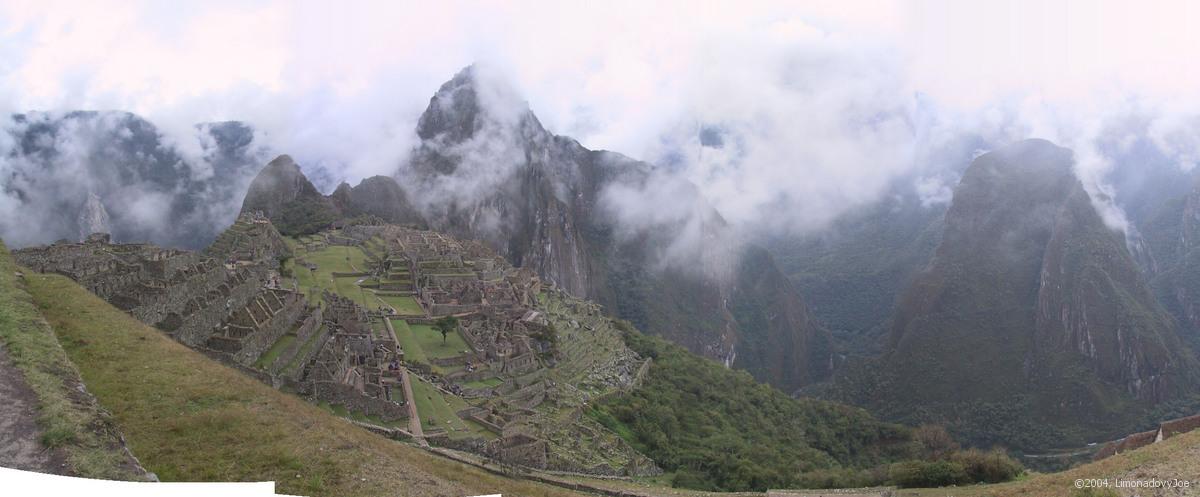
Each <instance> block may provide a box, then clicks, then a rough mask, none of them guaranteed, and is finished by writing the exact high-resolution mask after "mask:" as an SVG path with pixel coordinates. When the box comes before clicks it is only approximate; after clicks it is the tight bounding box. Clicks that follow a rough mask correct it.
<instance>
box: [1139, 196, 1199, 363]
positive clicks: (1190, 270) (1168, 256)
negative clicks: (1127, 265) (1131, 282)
mask: <svg viewBox="0 0 1200 497" xmlns="http://www.w3.org/2000/svg"><path fill="white" fill-rule="evenodd" d="M1155 207H1156V208H1155V209H1154V210H1153V212H1152V214H1151V215H1148V216H1145V217H1144V218H1143V219H1140V220H1139V223H1138V227H1139V231H1140V232H1141V233H1142V234H1143V239H1144V243H1143V247H1144V253H1145V254H1146V255H1145V257H1144V259H1145V260H1146V261H1148V262H1147V263H1146V264H1143V265H1142V267H1143V270H1144V271H1145V272H1146V273H1147V274H1148V275H1149V276H1150V277H1151V278H1152V280H1151V281H1152V285H1153V287H1154V290H1155V294H1156V295H1157V297H1158V299H1159V301H1160V302H1162V304H1163V306H1164V307H1166V308H1167V310H1168V311H1170V312H1171V314H1172V315H1174V316H1175V319H1176V320H1178V322H1179V323H1180V325H1181V328H1182V334H1183V337H1184V339H1185V341H1187V342H1188V343H1190V344H1191V345H1192V347H1193V349H1196V350H1200V183H1195V184H1194V185H1193V187H1192V190H1191V191H1190V192H1189V193H1186V194H1184V195H1180V196H1176V197H1173V198H1167V199H1165V200H1163V201H1162V202H1161V203H1160V204H1158V205H1156V206H1155Z"/></svg>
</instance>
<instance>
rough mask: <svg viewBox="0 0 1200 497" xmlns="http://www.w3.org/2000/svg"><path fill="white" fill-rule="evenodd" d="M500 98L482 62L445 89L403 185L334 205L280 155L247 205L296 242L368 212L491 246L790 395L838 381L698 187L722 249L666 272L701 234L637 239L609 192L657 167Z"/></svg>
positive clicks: (808, 324)
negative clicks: (569, 133)
mask: <svg viewBox="0 0 1200 497" xmlns="http://www.w3.org/2000/svg"><path fill="white" fill-rule="evenodd" d="M490 91H492V90H491V89H490V88H482V87H481V83H480V82H479V81H478V80H477V78H476V75H475V69H474V68H473V67H469V68H467V69H464V70H463V71H462V72H460V73H459V74H458V75H456V76H455V77H454V78H453V79H452V80H450V81H449V82H447V83H446V84H445V85H443V86H442V88H441V89H439V91H438V92H437V93H436V94H435V95H434V97H433V98H432V99H431V101H430V104H429V108H428V109H427V110H426V111H425V113H424V114H422V116H421V118H420V120H419V122H418V128H417V134H418V136H420V137H421V138H422V141H421V143H420V144H419V145H418V146H417V147H416V149H415V150H414V151H413V153H412V155H411V158H410V161H409V163H407V164H402V165H399V166H398V174H397V176H398V177H400V178H402V181H403V184H401V183H398V182H396V181H395V180H394V179H393V178H391V177H383V176H379V177H374V178H368V179H367V180H364V181H363V182H362V183H360V184H359V185H357V186H354V187H350V186H349V185H341V186H339V187H338V188H337V190H336V191H335V192H334V193H333V194H332V195H330V196H328V197H326V196H323V195H321V194H320V193H319V192H317V190H316V189H315V188H314V187H313V186H312V184H311V183H310V182H308V180H307V179H305V178H304V177H303V173H302V172H301V171H300V168H299V167H298V166H297V165H296V164H295V163H294V161H292V159H291V158H290V157H287V156H281V157H279V158H277V159H275V160H273V161H272V162H271V163H270V164H268V166H267V167H266V168H265V169H263V171H262V172H261V173H260V174H259V175H258V177H256V178H255V179H254V181H253V182H252V183H251V185H250V188H249V193H248V194H247V197H246V200H245V203H244V205H243V210H256V211H263V212H264V213H266V214H267V215H268V216H269V217H271V219H272V221H273V222H274V223H275V224H276V225H277V226H279V227H280V231H282V232H284V233H285V234H296V233H304V232H308V231H315V230H316V229H319V227H320V226H322V225H323V223H325V224H327V223H328V222H329V221H332V220H333V219H335V218H340V217H352V216H355V215H363V214H367V215H374V216H378V217H380V218H382V219H384V220H386V221H388V222H396V223H412V224H420V225H426V226H429V227H431V228H433V229H437V230H441V231H446V232H449V233H452V234H454V235H457V236H462V237H468V238H475V239H480V240H484V241H486V242H488V243H489V244H490V245H492V246H493V247H494V248H495V249H496V250H497V251H498V252H499V253H501V254H502V255H504V256H505V257H507V258H508V259H509V260H511V261H512V262H513V263H514V264H517V265H521V266H524V267H529V268H533V269H536V270H537V271H538V272H539V274H540V275H541V276H542V277H543V278H544V279H545V280H547V281H551V282H554V283H555V284H556V285H558V286H560V287H562V288H564V289H565V290H567V291H569V292H571V293H572V294H573V295H577V296H580V297H585V298H590V299H593V300H597V301H599V302H601V303H602V304H604V305H606V306H607V307H608V308H609V309H610V311H611V312H613V313H614V314H615V315H617V316H619V317H622V318H625V319H628V320H630V321H632V322H633V323H634V324H635V325H637V326H638V327H639V328H642V329H644V330H647V331H648V332H650V333H655V334H659V335H662V336H665V337H667V338H669V339H671V340H673V341H675V342H676V343H680V344H682V345H684V346H686V347H688V348H689V349H690V350H692V351H693V352H695V353H698V354H702V355H705V356H708V357H711V358H713V359H717V360H720V361H722V362H724V363H725V364H727V365H731V366H733V367H737V368H741V369H746V370H748V371H750V372H751V373H752V374H754V376H755V377H756V378H758V379H760V380H762V381H766V382H769V383H772V384H774V385H776V386H778V387H780V388H781V389H784V390H785V391H789V392H790V391H792V390H795V389H797V388H800V387H802V386H804V385H808V384H811V383H814V382H817V381H821V380H824V379H826V378H828V376H829V375H830V373H831V372H832V368H833V360H834V359H833V352H832V348H831V345H830V340H829V335H828V332H827V331H825V329H824V328H822V327H821V326H820V325H818V324H817V323H816V321H815V320H813V319H812V318H811V316H810V315H809V312H808V309H807V307H806V306H805V304H804V302H803V300H802V299H801V297H800V295H799V294H798V293H797V292H796V291H795V289H794V288H793V287H792V285H791V283H790V282H789V281H788V280H787V279H786V278H785V277H784V276H783V274H782V273H781V272H780V271H779V270H778V268H777V267H776V266H775V264H774V261H773V259H772V257H771V255H770V254H769V253H768V252H767V251H766V250H763V249H762V248H759V247H754V246H751V245H741V244H733V243H729V242H727V241H726V240H727V239H728V238H729V237H730V236H731V229H730V228H729V227H728V226H727V225H726V224H725V222H724V221H723V220H722V219H721V217H720V215H719V214H718V213H717V212H716V211H715V210H713V209H712V207H710V206H707V203H705V202H704V201H703V199H702V198H701V197H700V195H699V193H698V192H697V191H696V190H695V189H694V188H690V189H689V188H685V189H683V190H682V191H683V193H684V194H686V195H688V198H680V199H670V201H678V202H685V203H693V204H697V205H699V206H701V209H702V210H700V211H699V213H698V214H696V215H697V216H699V217H700V218H701V220H700V222H699V225H700V228H699V229H700V230H701V234H702V235H701V239H702V240H703V241H704V242H705V243H709V244H711V245H709V246H707V247H704V250H702V251H701V253H700V255H699V256H696V257H694V258H689V256H687V255H684V256H679V257H678V259H677V260H673V261H669V262H670V263H666V264H664V261H663V260H662V258H661V254H663V253H666V252H668V249H669V247H670V246H671V245H672V244H673V243H674V242H676V241H677V240H678V239H680V238H681V237H682V236H684V233H682V232H683V231H684V230H687V229H689V228H691V226H688V225H686V223H681V224H671V225H667V226H656V227H653V228H639V229H637V230H633V231H632V232H631V233H629V232H625V231H623V230H625V227H624V226H622V225H621V224H620V221H619V220H618V219H617V218H616V217H614V215H613V214H612V213H611V212H610V211H609V210H608V209H606V208H605V207H604V206H603V203H604V199H603V198H602V197H603V196H604V195H605V193H606V191H607V190H608V189H609V188H612V187H614V186H620V187H625V188H634V189H637V188H646V187H648V185H647V182H648V181H650V180H651V175H652V174H653V173H654V166H652V165H650V164H646V163H644V162H639V161H635V160H633V159H629V158H627V157H625V156H622V155H620V154H616V153H613V152H605V151H592V150H588V149H586V148H584V147H582V146H580V145H579V144H578V143H577V142H576V141H575V140H572V139H570V138H566V137H561V136H556V135H553V134H551V133H549V132H548V131H546V130H545V129H544V128H543V127H542V126H541V124H540V123H539V122H538V120H537V118H536V117H535V116H534V115H533V113H532V112H531V111H530V110H529V109H528V107H527V106H526V105H525V103H524V102H523V101H516V102H514V101H506V102H485V101H484V100H485V99H486V98H494V96H492V95H487V94H486V92H490ZM506 97H508V98H512V97H511V96H506ZM498 106H505V107H507V109H505V110H501V111H497V110H495V108H496V107H498ZM505 111H507V112H508V113H507V114H503V113H504V112H505ZM480 176H483V177H480ZM414 206H418V207H414Z"/></svg>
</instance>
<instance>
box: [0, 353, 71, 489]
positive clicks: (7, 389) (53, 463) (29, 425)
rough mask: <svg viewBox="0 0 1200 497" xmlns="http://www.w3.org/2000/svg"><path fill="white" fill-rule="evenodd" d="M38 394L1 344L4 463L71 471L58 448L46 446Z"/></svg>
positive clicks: (0, 460)
mask: <svg viewBox="0 0 1200 497" xmlns="http://www.w3.org/2000/svg"><path fill="white" fill-rule="evenodd" d="M37 406H38V403H37V395H36V394H34V392H33V390H32V389H30V388H29V385H28V384H26V383H25V375H24V374H23V373H22V372H21V370H19V369H17V367H16V366H14V365H13V364H12V361H11V360H9V358H8V351H7V350H6V349H5V347H4V346H3V345H0V466H3V467H6V468H13V469H21V470H25V471H37V472H39V473H54V474H67V473H68V472H67V468H66V467H65V461H64V458H63V457H62V455H61V454H60V453H58V451H51V450H48V449H47V448H46V447H44V446H43V445H42V442H41V436H42V430H41V429H40V428H39V427H38V425H37V409H38V407H37Z"/></svg>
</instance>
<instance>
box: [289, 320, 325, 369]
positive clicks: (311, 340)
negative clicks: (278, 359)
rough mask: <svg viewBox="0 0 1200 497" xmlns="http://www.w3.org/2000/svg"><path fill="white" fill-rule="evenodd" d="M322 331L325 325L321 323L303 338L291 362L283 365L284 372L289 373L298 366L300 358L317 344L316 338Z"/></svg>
mask: <svg viewBox="0 0 1200 497" xmlns="http://www.w3.org/2000/svg"><path fill="white" fill-rule="evenodd" d="M324 332H325V325H324V324H322V325H321V327H320V328H318V329H317V331H314V332H313V333H312V335H309V337H308V340H305V341H304V344H302V345H300V351H299V352H296V356H295V357H293V358H292V360H291V362H288V363H287V365H286V366H284V367H283V371H284V372H285V373H291V372H292V371H293V370H295V369H296V368H297V367H298V366H300V358H302V357H305V356H306V355H307V354H308V352H309V351H311V350H312V348H313V347H316V346H317V339H318V338H320V337H321V334H322V333H324Z"/></svg>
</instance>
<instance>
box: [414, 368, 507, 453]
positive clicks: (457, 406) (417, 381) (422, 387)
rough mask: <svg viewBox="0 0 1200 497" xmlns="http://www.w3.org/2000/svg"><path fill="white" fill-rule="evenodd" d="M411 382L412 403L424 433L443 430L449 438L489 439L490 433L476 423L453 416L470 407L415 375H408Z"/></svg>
mask: <svg viewBox="0 0 1200 497" xmlns="http://www.w3.org/2000/svg"><path fill="white" fill-rule="evenodd" d="M409 379H410V380H411V381H412V389H413V397H416V398H415V399H413V402H415V403H416V404H417V413H418V414H419V415H420V416H421V428H423V429H425V430H426V431H429V430H432V429H435V428H443V429H445V430H446V431H447V432H449V434H450V437H451V438H459V437H466V436H471V435H476V436H484V437H490V435H491V432H489V431H487V430H486V429H484V428H483V427H482V426H479V425H478V424H477V423H473V422H470V421H466V420H463V419H462V418H460V417H458V415H457V414H455V413H456V412H458V411H461V410H463V409H466V408H468V407H471V406H470V405H469V404H467V403H466V401H464V400H463V399H461V398H459V397H456V396H453V395H444V394H442V392H440V391H439V390H438V389H437V388H434V386H433V385H430V384H429V383H427V382H425V380H422V379H421V378H419V377H417V376H416V375H409Z"/></svg>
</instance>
